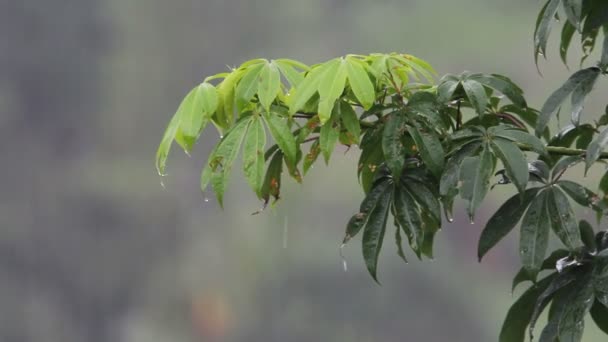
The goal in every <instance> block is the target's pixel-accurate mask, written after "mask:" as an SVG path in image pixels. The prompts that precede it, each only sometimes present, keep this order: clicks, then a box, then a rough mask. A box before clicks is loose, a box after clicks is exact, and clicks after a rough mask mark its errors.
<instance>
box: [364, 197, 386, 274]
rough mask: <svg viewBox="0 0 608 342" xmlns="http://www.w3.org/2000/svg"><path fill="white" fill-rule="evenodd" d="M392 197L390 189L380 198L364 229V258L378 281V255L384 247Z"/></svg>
mask: <svg viewBox="0 0 608 342" xmlns="http://www.w3.org/2000/svg"><path fill="white" fill-rule="evenodd" d="M391 199H392V193H391V192H390V191H389V192H387V193H385V194H384V196H382V197H381V198H380V199H379V200H378V202H377V205H376V206H375V207H374V209H373V210H372V211H371V212H370V214H369V218H368V219H367V222H366V224H365V228H364V230H363V259H364V260H365V265H366V266H367V270H368V271H369V274H370V275H371V276H372V278H374V280H375V281H376V282H378V276H377V269H378V257H379V256H380V250H381V249H382V242H383V240H384V232H385V231H386V223H387V220H388V214H389V209H390V205H391Z"/></svg>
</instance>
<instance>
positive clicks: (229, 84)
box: [215, 69, 244, 132]
mask: <svg viewBox="0 0 608 342" xmlns="http://www.w3.org/2000/svg"><path fill="white" fill-rule="evenodd" d="M243 72H244V70H241V69H236V70H233V71H232V72H231V73H229V74H228V75H227V76H226V78H224V80H223V81H222V82H221V83H220V84H218V86H217V93H218V99H219V101H218V107H217V111H216V113H215V119H216V120H215V122H216V124H217V125H218V126H219V127H220V128H221V129H222V132H223V131H224V130H227V129H229V128H230V126H231V125H232V123H233V121H234V104H235V97H236V95H235V94H236V85H237V82H238V81H239V80H240V79H241V76H242V74H243Z"/></svg>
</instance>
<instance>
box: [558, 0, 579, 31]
mask: <svg viewBox="0 0 608 342" xmlns="http://www.w3.org/2000/svg"><path fill="white" fill-rule="evenodd" d="M562 1H563V3H562V4H563V5H564V12H566V17H567V18H568V22H569V23H570V24H572V26H574V27H575V28H576V29H577V30H579V31H580V25H581V14H582V10H583V9H582V7H583V1H582V0H562Z"/></svg>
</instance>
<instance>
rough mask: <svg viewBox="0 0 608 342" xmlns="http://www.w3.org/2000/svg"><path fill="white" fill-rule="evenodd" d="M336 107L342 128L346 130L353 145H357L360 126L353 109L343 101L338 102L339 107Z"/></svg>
mask: <svg viewBox="0 0 608 342" xmlns="http://www.w3.org/2000/svg"><path fill="white" fill-rule="evenodd" d="M338 107H339V110H340V118H341V120H342V126H343V127H344V128H346V132H347V133H348V134H349V135H350V136H351V138H352V139H351V140H352V141H353V142H354V143H356V144H359V139H360V136H361V124H360V123H359V118H358V117H357V113H355V111H354V110H353V107H351V106H350V105H349V104H348V103H347V102H344V101H340V105H339V106H338Z"/></svg>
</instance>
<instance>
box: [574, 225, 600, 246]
mask: <svg viewBox="0 0 608 342" xmlns="http://www.w3.org/2000/svg"><path fill="white" fill-rule="evenodd" d="M578 229H579V230H580V232H581V240H582V241H583V243H584V244H585V246H586V247H587V248H588V249H589V250H590V251H595V250H596V249H597V246H596V244H595V231H593V227H591V224H590V223H589V222H587V221H585V220H580V221H579V222H578Z"/></svg>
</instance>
